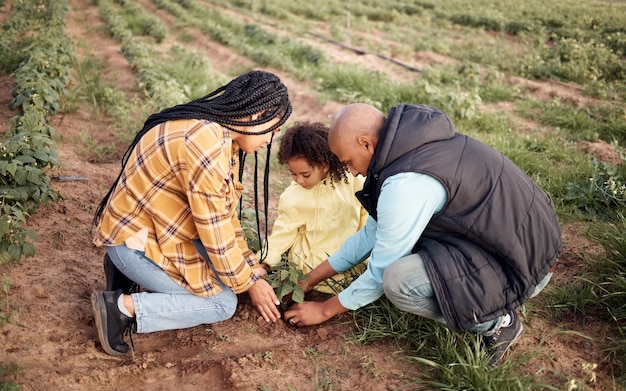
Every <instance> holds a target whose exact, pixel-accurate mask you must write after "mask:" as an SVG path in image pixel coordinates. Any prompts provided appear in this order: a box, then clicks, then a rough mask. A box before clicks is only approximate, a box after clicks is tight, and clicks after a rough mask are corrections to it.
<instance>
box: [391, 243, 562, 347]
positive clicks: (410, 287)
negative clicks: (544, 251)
mask: <svg viewBox="0 0 626 391" xmlns="http://www.w3.org/2000/svg"><path fill="white" fill-rule="evenodd" d="M551 277H552V273H548V274H547V275H546V276H545V277H544V279H543V280H542V281H541V282H540V283H539V285H538V286H537V287H536V288H535V291H534V292H533V294H532V296H531V297H534V296H536V295H537V294H538V293H539V292H541V290H542V289H543V288H545V286H546V285H547V284H548V282H549V281H550V278H551ZM383 288H384V290H385V296H387V298H388V299H389V301H390V302H391V303H392V304H393V305H394V306H396V307H398V308H399V309H401V310H402V311H406V312H410V313H413V314H417V315H419V316H423V317H425V318H430V319H434V320H436V321H439V322H441V323H444V324H445V320H444V318H443V315H442V313H441V309H440V308H439V304H438V303H437V298H436V297H435V292H434V291H433V287H432V285H431V283H430V279H429V278H428V273H427V272H426V268H425V267H424V261H423V260H422V257H420V256H419V255H418V254H411V255H408V256H406V257H404V258H400V259H399V260H398V261H396V262H394V263H392V264H391V265H390V266H389V267H387V269H386V270H385V274H384V275H383ZM503 321H504V317H503V316H501V317H499V318H496V319H494V320H491V321H489V322H485V323H480V324H477V325H475V326H474V328H473V329H472V330H471V331H473V332H476V333H481V334H484V335H489V334H490V333H493V332H494V331H495V330H497V329H498V328H500V326H501V325H502V322H503Z"/></svg>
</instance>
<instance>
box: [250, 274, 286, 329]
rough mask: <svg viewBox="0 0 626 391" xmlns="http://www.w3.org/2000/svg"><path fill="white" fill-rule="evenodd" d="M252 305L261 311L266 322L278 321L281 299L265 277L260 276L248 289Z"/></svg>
mask: <svg viewBox="0 0 626 391" xmlns="http://www.w3.org/2000/svg"><path fill="white" fill-rule="evenodd" d="M248 294H249V295H250V299H252V305H254V306H255V307H256V309H257V310H258V311H259V312H260V313H261V316H262V317H263V319H265V321H266V322H270V321H271V322H276V321H277V320H278V319H280V311H278V308H277V307H276V306H278V305H279V304H280V301H279V300H278V297H276V293H275V292H274V289H272V287H271V286H270V284H268V283H267V281H265V280H264V279H262V278H260V279H258V280H256V282H255V283H254V284H253V285H252V286H251V287H250V289H248Z"/></svg>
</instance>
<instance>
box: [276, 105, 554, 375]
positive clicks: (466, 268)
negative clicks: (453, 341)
mask: <svg viewBox="0 0 626 391" xmlns="http://www.w3.org/2000/svg"><path fill="white" fill-rule="evenodd" d="M329 145H330V148H331V150H332V151H333V153H335V154H336V155H337V156H338V157H339V159H340V160H341V161H342V162H344V163H346V164H347V165H348V167H349V168H350V171H351V172H352V174H353V175H355V176H356V175H363V176H366V177H367V179H366V181H365V184H364V186H363V190H361V191H360V192H358V193H357V197H358V198H359V200H360V201H361V203H362V204H363V206H364V207H365V208H366V209H367V211H368V212H369V214H370V217H369V220H368V222H367V224H366V226H365V227H364V228H363V229H362V230H360V231H359V232H357V233H356V234H354V235H353V236H351V237H350V238H349V239H348V240H347V241H346V242H345V243H344V245H343V246H342V247H341V248H340V249H339V250H338V251H337V252H336V253H335V254H333V255H332V256H331V257H329V259H328V260H326V261H325V262H324V263H322V264H320V265H319V266H318V267H317V268H315V269H314V270H312V271H311V272H310V273H309V274H308V276H309V279H308V280H307V281H306V286H305V291H308V290H310V289H311V287H313V286H315V285H316V284H317V283H319V282H320V281H322V280H324V279H326V278H328V277H329V276H332V275H334V274H335V273H341V272H343V271H345V270H348V269H349V268H351V267H352V266H354V264H356V263H359V262H361V261H362V260H363V259H365V258H366V257H367V256H369V257H370V258H369V262H368V265H367V269H366V271H365V272H364V273H363V274H362V275H361V276H359V278H358V279H356V280H355V281H354V282H353V283H352V284H351V285H350V286H349V287H348V288H346V289H345V290H344V291H342V292H341V293H339V294H338V295H337V296H334V297H332V298H330V299H328V300H327V301H324V302H304V303H301V304H295V305H294V306H293V307H292V308H290V310H289V311H287V312H286V313H285V319H288V320H289V322H291V323H292V324H295V325H298V326H309V325H315V324H319V323H322V322H324V321H326V320H327V319H330V318H331V317H333V316H335V315H337V314H339V313H342V312H344V311H347V310H355V309H357V308H359V307H362V306H364V305H366V304H368V303H371V302H373V301H375V300H376V299H378V298H379V297H380V296H381V295H382V294H383V293H384V294H385V295H386V296H387V298H388V299H389V300H390V301H391V302H392V303H393V304H394V305H395V306H396V307H398V308H400V309H402V310H404V311H408V312H411V313H415V314H418V315H420V316H425V317H428V318H431V319H436V320H438V321H440V322H442V323H445V324H446V325H447V326H448V327H449V328H450V329H451V330H454V331H462V330H471V331H473V332H477V333H481V334H482V335H483V340H484V342H485V345H486V347H487V349H488V351H489V355H490V359H489V362H490V364H491V365H497V364H498V363H499V362H500V361H501V360H502V357H503V356H504V353H505V352H506V350H507V349H508V348H509V347H510V346H511V345H512V344H513V343H514V342H515V341H516V340H517V339H519V337H520V336H521V335H522V333H523V331H524V327H523V325H522V323H521V322H520V320H519V318H518V316H517V314H516V312H515V309H516V308H517V307H519V306H520V305H521V304H523V303H524V302H526V301H527V300H528V299H529V298H531V297H533V296H534V295H536V294H537V293H539V291H541V290H542V289H543V288H544V287H545V285H546V284H547V283H548V281H549V280H550V277H551V276H552V272H553V266H555V265H556V262H557V258H558V255H559V253H560V251H561V247H562V241H561V230H560V226H559V222H558V219H557V216H556V213H555V211H554V207H553V204H552V202H551V200H550V198H549V196H548V195H547V194H546V193H545V192H543V191H542V190H541V189H540V188H539V187H538V186H537V185H536V184H535V183H533V181H532V180H531V179H530V178H529V177H528V176H527V175H525V174H524V173H523V172H522V171H521V170H520V169H519V168H518V167H517V166H516V165H515V164H513V163H512V162H511V161H510V160H509V159H507V158H506V157H505V156H503V155H502V154H501V153H499V152H497V151H496V150H494V149H493V148H491V147H489V146H487V145H485V144H483V143H481V142H479V141H477V140H474V139H472V138H470V137H467V136H465V135H462V134H459V133H457V132H456V130H455V128H454V125H453V124H452V122H451V120H450V118H449V117H448V116H447V115H446V114H445V113H443V112H441V111H439V110H437V109H435V108H432V107H429V106H425V105H406V104H400V105H399V106H397V107H394V108H392V109H391V110H390V112H389V114H388V116H387V118H385V116H384V115H383V114H382V113H381V112H380V111H379V110H377V109H376V108H374V107H372V106H370V105H366V104H360V103H357V104H352V105H349V106H347V107H345V108H343V109H342V110H340V111H339V112H338V113H337V115H336V117H335V119H334V120H333V123H332V125H331V128H330V132H329Z"/></svg>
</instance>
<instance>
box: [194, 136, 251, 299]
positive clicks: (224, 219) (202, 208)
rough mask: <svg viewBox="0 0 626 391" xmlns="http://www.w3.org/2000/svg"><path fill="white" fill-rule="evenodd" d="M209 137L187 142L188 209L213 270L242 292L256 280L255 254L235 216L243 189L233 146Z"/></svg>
mask: <svg viewBox="0 0 626 391" xmlns="http://www.w3.org/2000/svg"><path fill="white" fill-rule="evenodd" d="M208 135H210V132H198V133H195V134H193V135H192V136H194V137H191V136H190V137H189V140H188V142H187V146H188V147H187V153H188V156H187V162H189V163H190V167H191V170H190V173H189V181H190V190H191V191H190V194H189V197H188V198H189V206H190V208H191V212H192V214H193V216H194V222H195V226H196V229H197V231H198V234H199V236H200V240H201V241H202V244H203V245H204V247H205V249H206V250H207V253H208V255H209V258H210V260H211V264H212V265H213V268H214V270H215V271H216V272H217V274H218V275H219V277H220V279H221V280H222V281H223V282H224V284H226V285H227V286H229V287H230V288H231V289H232V290H233V292H235V293H242V292H245V291H247V290H248V288H250V286H252V284H253V283H254V282H255V281H256V279H257V278H256V276H255V275H254V273H253V271H252V268H251V265H250V263H254V255H253V254H252V252H251V251H250V250H248V248H247V245H246V244H245V240H244V239H243V235H242V229H241V225H240V223H239V220H238V219H237V217H236V209H237V208H236V205H237V202H238V201H239V194H240V191H241V190H242V189H238V188H237V186H238V182H237V181H236V180H235V178H234V172H233V168H232V167H231V160H230V159H231V153H230V143H224V144H220V143H216V142H215V141H214V140H212V139H211V138H210V137H209V136H208ZM206 146H210V147H208V148H207V147H206Z"/></svg>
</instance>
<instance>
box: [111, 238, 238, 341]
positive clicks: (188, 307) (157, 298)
mask: <svg viewBox="0 0 626 391" xmlns="http://www.w3.org/2000/svg"><path fill="white" fill-rule="evenodd" d="M196 248H198V250H199V251H200V253H201V254H202V256H204V258H205V259H206V260H207V262H209V264H210V261H209V257H208V255H207V253H206V251H205V250H204V247H202V245H196ZM107 253H108V254H109V257H111V261H112V262H113V264H115V266H116V267H117V268H118V269H119V270H120V271H121V272H122V273H124V275H126V277H128V278H130V279H131V280H133V281H135V282H136V283H137V284H139V285H140V286H142V287H143V288H144V289H146V290H147V291H148V292H139V293H133V294H132V295H131V297H132V299H133V304H134V306H135V319H136V321H137V332H138V333H149V332H153V331H161V330H174V329H182V328H187V327H194V326H198V325H201V324H210V323H215V322H220V321H223V320H226V319H230V318H231V317H232V316H233V314H234V313H235V309H236V308H237V295H236V294H235V293H234V292H233V291H232V290H230V288H228V287H227V286H225V285H224V284H223V283H222V282H221V281H220V286H221V287H222V292H220V293H219V294H217V295H215V296H212V297H201V296H196V295H194V294H192V293H191V292H189V291H188V290H187V289H185V288H183V287H182V286H180V285H178V284H177V283H176V282H175V281H174V280H172V279H171V278H170V277H169V276H168V275H167V274H166V273H165V272H164V271H163V269H161V268H160V267H159V266H157V264H155V263H154V262H152V261H151V260H150V259H148V258H146V256H145V254H144V253H143V252H142V251H137V250H132V249H129V248H128V247H126V245H120V246H114V247H108V248H107Z"/></svg>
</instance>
